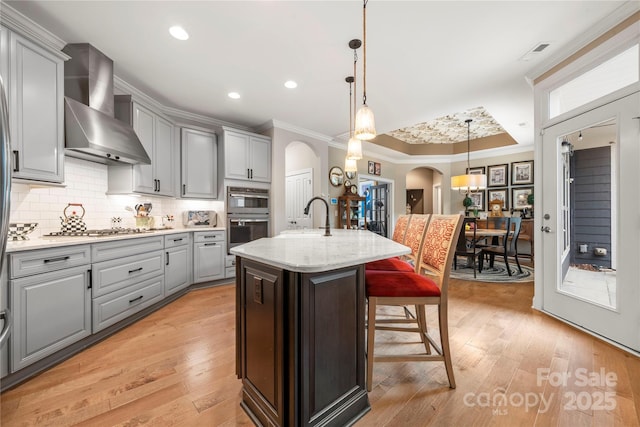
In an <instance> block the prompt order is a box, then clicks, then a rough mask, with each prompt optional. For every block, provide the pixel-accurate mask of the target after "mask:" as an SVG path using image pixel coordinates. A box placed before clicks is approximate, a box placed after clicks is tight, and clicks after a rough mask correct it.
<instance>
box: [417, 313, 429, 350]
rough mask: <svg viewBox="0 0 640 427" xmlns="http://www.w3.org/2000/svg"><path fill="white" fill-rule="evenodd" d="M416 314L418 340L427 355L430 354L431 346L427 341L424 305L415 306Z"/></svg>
mask: <svg viewBox="0 0 640 427" xmlns="http://www.w3.org/2000/svg"><path fill="white" fill-rule="evenodd" d="M416 314H417V320H418V328H419V329H420V339H421V340H422V343H423V344H424V349H425V351H426V353H427V354H431V345H430V344H429V340H428V339H427V312H426V310H425V307H424V305H416Z"/></svg>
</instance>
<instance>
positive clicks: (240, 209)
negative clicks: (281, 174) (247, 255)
mask: <svg viewBox="0 0 640 427" xmlns="http://www.w3.org/2000/svg"><path fill="white" fill-rule="evenodd" d="M269 229H270V227H269V190H267V189H263V188H244V187H227V252H229V250H230V249H231V248H233V247H234V246H238V245H242V244H243V243H247V242H250V241H252V240H256V239H261V238H263V237H269Z"/></svg>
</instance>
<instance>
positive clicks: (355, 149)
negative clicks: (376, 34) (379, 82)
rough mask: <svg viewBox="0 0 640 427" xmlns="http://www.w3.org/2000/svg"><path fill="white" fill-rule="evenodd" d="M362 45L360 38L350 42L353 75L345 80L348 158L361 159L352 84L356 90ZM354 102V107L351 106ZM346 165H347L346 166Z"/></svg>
mask: <svg viewBox="0 0 640 427" xmlns="http://www.w3.org/2000/svg"><path fill="white" fill-rule="evenodd" d="M361 45H362V42H361V41H360V40H358V39H353V40H351V41H350V42H349V47H350V48H351V49H353V76H349V77H347V78H346V79H345V80H346V82H347V83H349V143H348V144H347V160H360V159H361V158H362V142H361V141H360V140H359V139H357V138H355V137H354V135H353V112H354V111H355V110H356V105H355V103H356V98H355V97H353V96H352V93H353V92H352V91H351V84H352V83H353V88H354V92H355V91H356V88H357V86H356V79H355V75H356V64H357V62H358V52H357V49H358V48H359V47H360V46H361ZM352 102H353V108H351V105H352ZM345 167H346V166H345Z"/></svg>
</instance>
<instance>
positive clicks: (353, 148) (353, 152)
mask: <svg viewBox="0 0 640 427" xmlns="http://www.w3.org/2000/svg"><path fill="white" fill-rule="evenodd" d="M344 80H345V81H346V82H347V83H349V135H350V136H351V138H349V143H348V145H347V157H345V159H344V171H345V172H358V161H357V160H358V159H361V158H362V146H361V144H360V140H358V139H355V138H353V112H352V111H353V108H352V105H353V104H352V103H351V101H352V100H353V95H352V94H353V92H351V85H352V84H353V83H354V82H355V78H354V77H353V76H349V77H346V78H345V79H344ZM356 142H357V144H356ZM358 145H360V146H359V147H358ZM358 150H359V151H360V153H359V155H360V157H358V158H356V156H357V154H358V153H357V151H358Z"/></svg>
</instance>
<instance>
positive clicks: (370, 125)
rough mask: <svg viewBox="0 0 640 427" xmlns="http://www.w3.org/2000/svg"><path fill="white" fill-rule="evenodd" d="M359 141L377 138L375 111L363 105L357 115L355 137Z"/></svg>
mask: <svg viewBox="0 0 640 427" xmlns="http://www.w3.org/2000/svg"><path fill="white" fill-rule="evenodd" d="M354 136H355V137H356V138H357V139H359V140H369V139H373V138H375V137H376V122H375V119H374V117H373V111H372V110H371V109H370V108H369V107H367V104H363V105H362V107H360V109H359V110H358V112H357V113H356V129H355V135H354Z"/></svg>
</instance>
